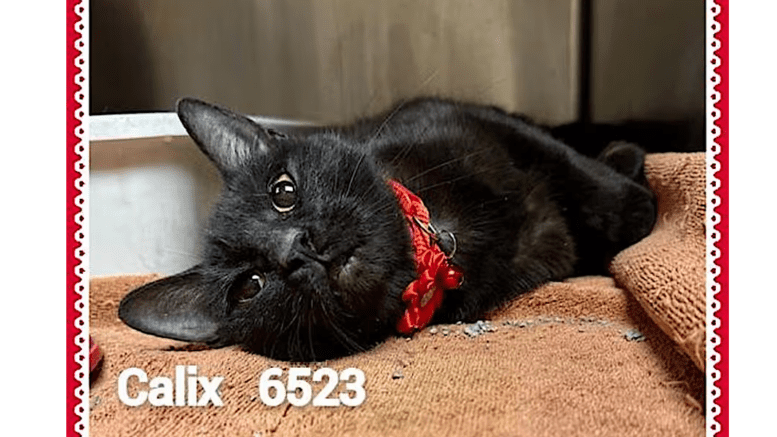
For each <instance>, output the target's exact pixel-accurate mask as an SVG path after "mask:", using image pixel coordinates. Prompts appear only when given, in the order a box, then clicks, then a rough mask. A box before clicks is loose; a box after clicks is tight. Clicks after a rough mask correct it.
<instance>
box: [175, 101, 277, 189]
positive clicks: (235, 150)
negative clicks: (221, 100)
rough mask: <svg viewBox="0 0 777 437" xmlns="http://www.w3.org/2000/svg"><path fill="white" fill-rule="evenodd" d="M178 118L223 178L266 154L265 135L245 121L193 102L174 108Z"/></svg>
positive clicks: (237, 116) (214, 106)
mask: <svg viewBox="0 0 777 437" xmlns="http://www.w3.org/2000/svg"><path fill="white" fill-rule="evenodd" d="M176 112H177V113H178V118H180V119H181V123H182V124H183V126H184V128H186V131H187V132H188V133H189V135H190V136H191V137H192V139H193V140H194V142H195V143H197V145H198V146H199V147H200V149H202V151H203V152H204V153H205V155H207V156H208V158H210V159H211V161H213V163H214V164H216V167H218V169H219V171H221V173H222V174H225V173H229V172H231V171H234V170H237V169H239V168H240V167H242V166H244V165H245V164H246V163H247V162H248V161H249V160H251V159H253V158H256V157H258V156H261V155H265V154H267V153H268V152H269V145H268V144H269V137H268V135H267V132H266V131H265V130H264V129H263V128H262V127H261V126H259V125H258V124H256V123H254V122H253V121H251V120H250V119H248V118H247V117H245V116H243V115H240V114H237V113H235V112H233V111H230V110H229V109H226V108H223V107H220V106H216V105H212V104H210V103H206V102H203V101H201V100H197V99H193V98H189V97H186V98H183V99H181V100H179V101H178V103H177V105H176Z"/></svg>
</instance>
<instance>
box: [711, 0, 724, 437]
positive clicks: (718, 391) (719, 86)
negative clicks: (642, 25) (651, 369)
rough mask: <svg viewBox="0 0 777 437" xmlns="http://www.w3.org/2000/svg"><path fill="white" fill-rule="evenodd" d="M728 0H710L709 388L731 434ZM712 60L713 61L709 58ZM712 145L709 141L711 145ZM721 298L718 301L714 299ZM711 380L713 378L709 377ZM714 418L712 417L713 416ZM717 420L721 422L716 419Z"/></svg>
mask: <svg viewBox="0 0 777 437" xmlns="http://www.w3.org/2000/svg"><path fill="white" fill-rule="evenodd" d="M728 3H729V2H728V0H716V1H709V2H708V3H707V8H708V9H710V8H715V4H717V7H719V8H720V10H719V11H718V14H717V15H716V16H715V18H714V20H713V22H712V23H708V25H709V26H713V27H712V30H713V32H714V35H715V39H716V40H717V43H716V44H717V46H714V45H713V46H712V47H713V48H714V49H715V50H714V53H715V55H716V56H717V57H718V58H719V60H720V61H719V63H718V65H715V64H714V63H711V64H710V65H712V66H713V71H714V72H715V73H716V74H717V76H718V79H717V81H714V80H712V79H710V78H708V80H710V82H708V83H709V84H711V85H712V88H713V89H714V90H715V91H717V92H718V93H720V99H719V100H718V101H717V103H714V104H713V105H712V108H707V112H708V113H709V112H711V111H717V112H718V114H719V118H718V119H717V120H716V121H715V122H714V125H715V127H717V132H718V137H717V138H716V139H715V141H714V142H715V143H717V144H718V146H719V150H720V151H719V153H718V155H717V156H715V158H714V160H715V161H717V170H716V171H715V177H717V178H718V179H719V181H720V184H719V187H718V188H717V189H716V190H715V191H714V192H715V194H716V195H717V196H718V197H719V198H720V201H719V203H718V205H717V207H714V206H713V210H714V211H715V212H716V213H717V214H718V215H719V216H720V221H719V222H718V223H717V225H714V226H713V228H714V229H715V230H716V231H717V232H718V233H719V234H720V240H718V242H717V243H716V244H715V247H716V248H717V249H718V252H719V253H720V258H718V260H717V261H716V264H717V266H718V275H717V277H716V278H715V282H717V283H718V285H719V289H718V292H717V294H716V295H715V299H714V300H713V303H712V305H714V306H713V307H712V308H713V309H714V310H713V315H714V316H715V317H717V318H718V319H719V325H718V326H717V327H716V328H713V329H712V330H713V332H714V333H715V334H717V335H718V337H719V338H720V341H719V343H718V344H716V345H712V351H713V353H715V354H717V356H718V357H719V361H718V362H717V364H715V363H714V362H712V361H710V360H708V367H711V368H708V369H707V372H708V374H714V375H716V376H719V379H718V380H717V381H716V382H714V383H713V384H712V385H713V386H714V387H712V388H708V393H711V394H712V395H713V397H714V396H717V398H716V399H713V400H712V401H711V402H712V403H713V404H715V406H713V407H712V408H713V409H712V413H710V414H711V417H708V418H707V419H708V421H710V422H712V423H708V425H707V426H708V430H711V431H713V433H714V435H716V436H728V435H729V416H728V411H729V409H728V407H729V398H728V395H729V380H728V376H729V356H728V351H729V337H728V329H729V318H728V310H729V282H728V243H729V242H728V208H729V203H728V150H729V144H728V62H729V61H728V30H729V22H728V12H729V7H728ZM713 43H714V41H708V42H707V44H713ZM708 62H711V61H710V60H708ZM707 98H708V102H709V101H710V100H711V96H707ZM708 129H715V128H714V127H712V126H708ZM708 147H709V145H708ZM715 300H717V305H715V303H714V301H715ZM709 355H710V353H708V356H709ZM708 381H709V379H708ZM710 419H712V420H710ZM714 422H717V424H716V423H714Z"/></svg>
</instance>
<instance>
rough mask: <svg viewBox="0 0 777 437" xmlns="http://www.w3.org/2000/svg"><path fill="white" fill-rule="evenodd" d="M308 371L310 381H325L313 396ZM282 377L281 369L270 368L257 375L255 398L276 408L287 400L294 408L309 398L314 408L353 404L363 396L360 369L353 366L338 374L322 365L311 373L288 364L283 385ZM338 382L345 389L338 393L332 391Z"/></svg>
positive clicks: (303, 403)
mask: <svg viewBox="0 0 777 437" xmlns="http://www.w3.org/2000/svg"><path fill="white" fill-rule="evenodd" d="M311 374H312V381H313V382H324V383H325V384H324V387H323V388H322V389H321V391H319V392H318V393H317V394H315V396H314V393H313V386H312V385H311V384H310V382H308V379H309V378H310V377H311ZM282 376H283V369H280V368H278V367H272V368H270V369H267V370H265V371H264V372H262V374H261V376H260V377H259V398H261V400H262V402H263V403H264V404H265V405H267V406H270V407H276V406H278V405H280V404H282V403H283V402H284V401H288V402H289V403H290V404H291V405H294V406H295V407H302V406H305V405H308V404H309V403H310V401H311V400H312V401H313V406H314V407H337V406H340V405H345V406H347V407H356V406H359V405H361V404H362V402H364V399H365V398H366V397H367V392H365V391H364V380H365V378H364V372H362V371H361V370H359V369H356V368H353V367H349V368H347V369H344V370H342V371H341V372H339V373H338V372H337V371H336V370H334V369H331V368H329V367H322V368H320V369H317V370H316V371H315V372H314V371H313V370H312V369H310V368H307V367H292V368H290V369H289V377H288V382H287V383H286V384H284V382H283V380H282V379H281V377H282ZM341 381H342V382H344V383H345V388H344V389H343V390H342V391H340V392H339V393H333V392H334V391H335V389H336V388H337V387H338V385H339V383H340V382H341Z"/></svg>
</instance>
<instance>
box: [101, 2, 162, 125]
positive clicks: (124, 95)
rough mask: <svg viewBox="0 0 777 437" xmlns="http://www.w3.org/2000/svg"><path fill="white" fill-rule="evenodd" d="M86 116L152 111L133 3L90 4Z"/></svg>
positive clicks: (143, 36) (147, 62)
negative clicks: (88, 114)
mask: <svg viewBox="0 0 777 437" xmlns="http://www.w3.org/2000/svg"><path fill="white" fill-rule="evenodd" d="M89 8H90V16H91V18H90V20H91V21H90V35H89V56H90V59H89V70H90V71H89V86H90V90H89V96H90V102H89V113H90V114H93V115H96V114H110V113H122V112H147V111H149V110H153V109H156V108H153V92H154V87H153V77H152V72H153V71H154V69H153V68H152V66H151V62H152V61H151V58H150V56H149V53H148V49H147V48H148V44H149V42H148V40H147V36H148V35H147V32H145V31H144V28H143V15H142V13H141V10H140V8H139V7H138V5H137V4H136V3H133V2H125V1H121V0H90V1H89Z"/></svg>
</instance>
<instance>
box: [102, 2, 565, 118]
mask: <svg viewBox="0 0 777 437" xmlns="http://www.w3.org/2000/svg"><path fill="white" fill-rule="evenodd" d="M577 2H578V0H551V1H535V0H520V1H511V0H489V1H482V0H465V1H455V2H454V1H449V0H437V1H413V0H401V1H382V2H366V1H362V0H315V1H314V0H289V1H260V0H230V1H219V2H215V1H211V0H165V1H150V2H149V1H141V0H93V2H92V4H93V7H92V8H93V13H92V21H93V23H94V24H93V30H92V34H93V43H92V44H93V57H92V64H93V73H92V78H93V79H92V80H93V87H92V100H93V103H94V104H93V105H92V111H93V113H101V112H106V111H109V112H110V111H138V110H139V109H146V110H148V109H156V110H169V109H171V108H172V107H173V105H174V102H175V100H176V99H177V98H178V97H180V96H185V95H195V96H199V97H202V98H205V99H209V100H213V101H217V102H221V103H222V104H225V105H228V106H231V107H234V108H236V109H239V110H241V111H244V112H250V113H254V114H262V115H275V116H285V117H293V118H300V119H307V120H313V121H322V122H333V121H345V120H348V119H350V118H352V117H355V116H357V115H361V114H364V113H369V112H374V111H379V110H382V109H385V107H386V106H388V105H390V104H391V103H392V102H393V101H395V100H396V99H398V98H401V97H408V96H414V95H418V94H440V95H445V96H451V97H459V98H465V99H468V100H476V101H481V102H487V103H492V104H498V105H500V106H503V107H506V108H507V109H510V110H520V111H523V112H528V113H530V114H531V115H533V116H535V117H537V118H539V119H542V120H545V121H557V122H561V121H570V120H573V119H574V118H575V117H576V109H577V101H576V96H577V79H576V74H577V53H578V49H577V46H576V35H577V13H576V7H577ZM95 20H97V22H95ZM127 58H129V59H127ZM117 64H118V66H117Z"/></svg>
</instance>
